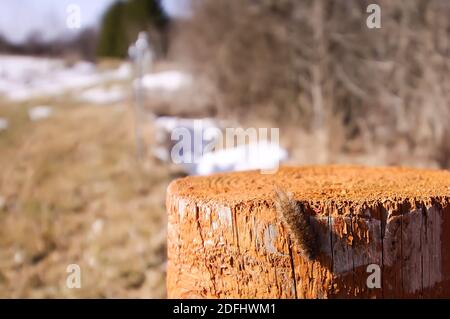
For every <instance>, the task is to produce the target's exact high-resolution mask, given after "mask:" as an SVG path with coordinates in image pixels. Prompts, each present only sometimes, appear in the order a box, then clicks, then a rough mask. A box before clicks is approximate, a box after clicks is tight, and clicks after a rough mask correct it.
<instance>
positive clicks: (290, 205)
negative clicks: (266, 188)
mask: <svg viewBox="0 0 450 319" xmlns="http://www.w3.org/2000/svg"><path fill="white" fill-rule="evenodd" d="M275 207H276V210H277V214H278V218H279V219H280V220H281V222H282V224H283V226H284V227H285V228H286V229H287V230H288V232H289V235H290V237H291V239H292V240H293V241H294V243H295V244H296V246H297V250H298V251H299V252H300V254H301V255H302V256H303V257H305V258H307V259H308V260H313V259H314V258H315V257H316V255H317V253H316V250H317V242H316V236H315V233H314V229H313V228H312V226H311V223H310V220H309V216H308V215H307V214H306V213H305V212H303V211H302V209H301V207H300V206H299V205H298V203H297V202H296V201H295V200H294V199H293V198H292V194H287V193H286V192H284V191H283V190H282V189H281V188H279V187H276V188H275Z"/></svg>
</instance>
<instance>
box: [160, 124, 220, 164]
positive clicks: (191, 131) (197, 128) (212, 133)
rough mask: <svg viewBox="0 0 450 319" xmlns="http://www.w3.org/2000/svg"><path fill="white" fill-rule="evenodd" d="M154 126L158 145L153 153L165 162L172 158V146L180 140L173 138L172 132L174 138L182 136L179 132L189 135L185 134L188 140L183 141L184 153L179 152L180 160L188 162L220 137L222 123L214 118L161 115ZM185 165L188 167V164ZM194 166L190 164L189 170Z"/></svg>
mask: <svg viewBox="0 0 450 319" xmlns="http://www.w3.org/2000/svg"><path fill="white" fill-rule="evenodd" d="M154 127H155V142H156V145H155V146H154V147H153V150H152V151H153V155H154V156H155V157H156V158H158V159H159V160H161V161H165V162H167V161H170V160H171V150H172V147H173V146H174V145H175V144H176V143H177V142H178V141H177V140H172V134H175V135H174V139H176V138H178V139H179V138H180V136H178V133H179V134H183V135H188V136H185V138H186V140H184V141H183V142H185V143H186V145H185V147H183V153H182V154H179V156H180V161H181V162H183V163H188V162H192V159H194V158H198V157H199V156H201V154H202V153H203V148H204V147H205V145H207V144H210V143H211V142H213V141H214V140H215V139H216V138H218V133H219V132H220V124H219V123H218V122H217V121H216V120H214V119H212V118H203V119H187V118H180V117H175V116H160V117H158V118H156V119H155V121H154ZM176 130H178V131H176ZM172 160H173V159H172ZM185 166H186V167H187V166H188V164H186V165H185ZM186 167H185V168H186ZM192 167H193V166H192V165H191V164H189V171H190V170H192Z"/></svg>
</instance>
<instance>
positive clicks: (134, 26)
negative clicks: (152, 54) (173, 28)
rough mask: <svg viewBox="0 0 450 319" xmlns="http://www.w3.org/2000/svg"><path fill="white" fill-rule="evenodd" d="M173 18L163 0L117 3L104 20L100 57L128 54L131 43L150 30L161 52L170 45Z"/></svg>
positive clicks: (153, 40)
mask: <svg viewBox="0 0 450 319" xmlns="http://www.w3.org/2000/svg"><path fill="white" fill-rule="evenodd" d="M168 23H169V19H168V17H167V15H166V13H165V12H164V10H163V8H162V5H161V1H160V0H129V1H118V2H115V3H114V4H113V5H111V7H110V8H109V9H108V10H107V11H106V13H105V15H104V16H103V19H102V24H101V29H100V36H99V42H98V48H97V54H98V55H99V56H109V57H122V58H123V57H125V56H126V55H127V49H128V46H129V45H130V44H131V43H132V42H133V41H134V40H136V38H137V34H138V33H139V32H140V31H143V30H145V31H148V32H149V34H150V40H151V42H152V45H153V47H154V49H155V50H156V52H157V53H158V54H164V53H165V51H166V47H167V43H166V42H167V38H166V31H167V26H168Z"/></svg>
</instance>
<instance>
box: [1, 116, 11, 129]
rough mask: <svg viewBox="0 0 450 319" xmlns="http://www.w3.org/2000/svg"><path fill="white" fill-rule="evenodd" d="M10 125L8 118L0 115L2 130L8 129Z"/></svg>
mask: <svg viewBox="0 0 450 319" xmlns="http://www.w3.org/2000/svg"><path fill="white" fill-rule="evenodd" d="M8 126H9V122H8V120H7V119H5V118H3V117H0V131H3V130H6V129H7V128H8Z"/></svg>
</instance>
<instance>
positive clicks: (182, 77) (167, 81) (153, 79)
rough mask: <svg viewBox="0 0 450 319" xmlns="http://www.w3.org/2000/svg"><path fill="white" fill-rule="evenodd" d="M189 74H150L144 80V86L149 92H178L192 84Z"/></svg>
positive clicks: (174, 72)
mask: <svg viewBox="0 0 450 319" xmlns="http://www.w3.org/2000/svg"><path fill="white" fill-rule="evenodd" d="M191 81H192V80H191V77H190V76H189V75H188V74H185V73H183V72H179V71H164V72H158V73H150V74H147V75H144V76H143V78H142V86H143V87H144V88H146V89H148V90H163V91H177V90H179V89H181V88H183V87H185V86H187V85H189V84H190V83H191Z"/></svg>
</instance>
